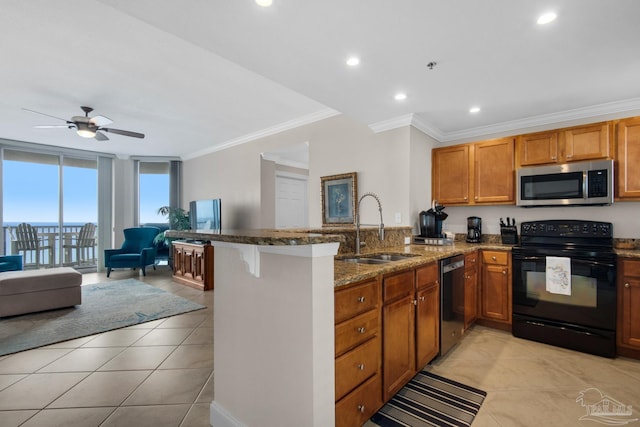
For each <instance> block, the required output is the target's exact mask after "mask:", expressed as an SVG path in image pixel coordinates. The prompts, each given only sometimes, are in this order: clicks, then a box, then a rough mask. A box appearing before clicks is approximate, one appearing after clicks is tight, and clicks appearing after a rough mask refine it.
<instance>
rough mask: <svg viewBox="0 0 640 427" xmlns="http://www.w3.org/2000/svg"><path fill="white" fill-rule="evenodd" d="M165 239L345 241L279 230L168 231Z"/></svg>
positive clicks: (290, 243)
mask: <svg viewBox="0 0 640 427" xmlns="http://www.w3.org/2000/svg"><path fill="white" fill-rule="evenodd" d="M165 235H166V236H167V237H175V238H178V239H187V240H191V239H192V240H198V241H203V242H207V241H209V242H227V243H245V244H250V245H276V246H295V245H315V244H320V243H332V242H339V243H342V242H344V241H345V238H344V236H343V235H340V234H319V233H304V232H303V233H298V232H289V231H279V230H266V229H265V230H223V231H222V232H221V233H202V232H195V231H180V230H168V231H166V232H165Z"/></svg>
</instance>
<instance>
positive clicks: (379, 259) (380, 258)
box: [338, 253, 419, 264]
mask: <svg viewBox="0 0 640 427" xmlns="http://www.w3.org/2000/svg"><path fill="white" fill-rule="evenodd" d="M416 256H419V255H414V254H395V253H382V254H371V255H359V256H355V257H348V258H339V259H338V261H344V262H352V263H356V264H385V263H387V262H394V261H403V260H405V259H409V258H413V257H416Z"/></svg>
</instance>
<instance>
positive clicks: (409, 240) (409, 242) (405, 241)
mask: <svg viewBox="0 0 640 427" xmlns="http://www.w3.org/2000/svg"><path fill="white" fill-rule="evenodd" d="M404 244H405V245H410V244H411V237H405V238H404Z"/></svg>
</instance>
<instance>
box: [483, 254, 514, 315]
mask: <svg viewBox="0 0 640 427" xmlns="http://www.w3.org/2000/svg"><path fill="white" fill-rule="evenodd" d="M509 276H510V271H509V267H507V266H502V265H483V266H482V294H481V304H480V305H481V315H482V317H484V318H485V319H490V320H499V321H503V322H511V292H510V287H509Z"/></svg>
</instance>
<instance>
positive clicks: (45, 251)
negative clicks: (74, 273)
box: [3, 225, 98, 269]
mask: <svg viewBox="0 0 640 427" xmlns="http://www.w3.org/2000/svg"><path fill="white" fill-rule="evenodd" d="M33 228H34V229H35V230H36V232H37V236H38V240H39V245H40V249H39V256H38V255H37V254H36V250H25V251H22V250H21V251H18V249H17V248H18V241H17V237H16V227H14V226H4V227H3V233H4V242H5V248H4V253H5V254H22V255H23V256H24V259H23V261H24V266H25V269H34V268H50V267H59V266H71V267H82V268H96V266H97V258H96V248H97V244H98V242H97V238H96V239H94V245H93V246H88V247H80V248H78V247H77V245H78V237H79V235H80V229H81V228H82V225H64V226H63V227H62V229H60V227H58V226H57V225H44V226H43V225H33Z"/></svg>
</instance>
